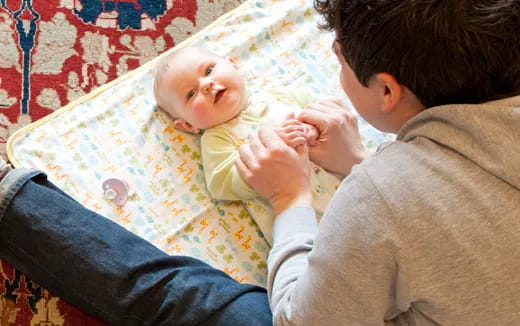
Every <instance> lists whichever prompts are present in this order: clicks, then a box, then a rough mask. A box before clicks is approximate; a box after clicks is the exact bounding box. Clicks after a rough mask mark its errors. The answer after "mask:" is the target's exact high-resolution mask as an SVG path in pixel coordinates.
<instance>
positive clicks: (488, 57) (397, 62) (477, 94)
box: [314, 0, 520, 107]
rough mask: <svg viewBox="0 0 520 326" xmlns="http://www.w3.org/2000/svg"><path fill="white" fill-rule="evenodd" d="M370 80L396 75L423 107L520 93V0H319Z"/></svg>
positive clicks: (353, 62) (350, 57)
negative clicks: (373, 77) (379, 76)
mask: <svg viewBox="0 0 520 326" xmlns="http://www.w3.org/2000/svg"><path fill="white" fill-rule="evenodd" d="M314 7H315V8H316V10H317V11H318V12H319V13H320V14H321V15H323V17H324V19H325V21H324V22H323V23H322V24H320V26H319V27H320V28H322V29H326V30H334V31H335V32H336V37H337V40H338V41H339V43H340V45H341V54H342V55H343V56H344V57H345V60H346V61H347V62H348V63H349V65H350V66H351V68H352V70H353V71H354V73H355V74H356V76H357V78H358V80H359V81H360V82H361V83H362V84H363V85H365V86H367V84H368V81H369V79H370V78H371V77H372V76H373V75H374V74H376V73H380V72H386V73H389V74H391V75H393V76H394V77H395V78H396V79H397V80H398V81H399V82H400V83H401V84H403V85H405V86H406V87H408V88H409V89H410V90H411V91H412V92H413V93H414V94H415V95H416V96H417V97H418V98H419V100H420V101H421V102H422V104H423V105H424V106H426V107H432V106H437V105H443V104H455V103H481V102H486V101H489V100H493V99H498V98H503V97H508V96H512V95H516V94H518V93H520V32H519V31H518V29H519V28H520V0H423V1H419V0H315V2H314Z"/></svg>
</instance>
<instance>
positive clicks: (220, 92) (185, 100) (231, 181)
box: [154, 47, 339, 243]
mask: <svg viewBox="0 0 520 326" xmlns="http://www.w3.org/2000/svg"><path fill="white" fill-rule="evenodd" d="M154 94H155V98H156V101H157V104H158V105H159V106H160V107H161V108H162V109H163V110H165V111H166V112H167V113H168V114H170V115H171V116H172V117H173V125H174V126H175V127H176V128H177V129H180V130H183V131H186V132H190V133H200V132H201V131H204V132H203V133H202V138H201V153H202V165H203V168H204V175H205V178H206V184H207V188H208V191H209V193H210V195H211V196H212V197H213V198H214V199H218V200H244V201H245V202H246V205H245V206H246V207H247V208H248V211H249V213H250V215H251V216H252V218H253V219H254V220H255V222H256V223H257V224H258V226H259V228H260V230H261V231H262V232H263V233H264V235H265V237H266V239H267V241H268V242H269V243H271V239H272V235H271V229H272V222H273V218H274V216H273V213H272V211H271V209H270V206H269V205H268V204H267V203H266V202H265V201H264V200H263V199H261V198H258V194H256V192H254V191H253V190H252V189H251V188H250V187H249V186H248V185H247V184H246V183H245V182H244V181H243V179H242V178H241V177H240V175H239V173H238V171H237V169H236V167H235V160H236V158H237V157H238V155H239V154H238V150H239V148H240V145H242V144H243V143H244V142H246V141H247V139H248V136H249V135H250V134H251V133H252V132H256V130H257V128H258V126H259V124H260V123H269V124H272V125H274V126H277V128H276V130H277V133H278V134H279V135H280V137H281V138H282V139H283V140H284V141H285V142H286V143H287V144H288V145H289V146H293V147H296V146H299V145H302V144H304V143H308V144H309V145H310V146H312V145H313V144H314V143H315V141H316V139H317V138H318V132H317V130H316V128H314V127H313V126H311V125H309V124H305V123H301V122H299V121H298V120H296V119H294V113H296V112H298V111H300V110H301V109H302V108H303V107H305V106H307V105H308V104H310V103H311V101H312V100H313V99H312V98H311V97H310V92H301V91H300V93H298V91H293V92H286V93H283V92H280V91H276V90H270V91H264V92H262V93H261V95H255V96H249V94H248V92H247V90H246V87H245V82H244V79H243V78H242V76H241V74H240V71H239V67H238V65H237V63H236V61H235V60H233V59H232V58H230V57H227V58H223V57H221V56H218V55H216V54H214V53H212V52H210V51H208V50H206V49H202V48H197V47H186V48H182V49H179V50H177V51H176V52H174V53H172V54H171V55H169V56H167V57H165V58H164V59H162V60H161V61H160V62H159V64H158V66H157V68H156V73H155V80H154ZM311 183H312V185H313V189H314V190H315V193H314V203H313V204H314V208H315V209H316V211H317V213H318V215H321V212H322V211H323V209H324V208H325V207H326V206H327V203H328V201H329V199H330V197H331V196H332V193H333V192H334V190H335V189H336V186H337V185H338V184H339V180H338V179H337V178H336V177H335V176H332V175H330V174H328V173H327V172H325V171H324V170H323V169H321V168H320V167H318V166H316V165H312V169H311Z"/></svg>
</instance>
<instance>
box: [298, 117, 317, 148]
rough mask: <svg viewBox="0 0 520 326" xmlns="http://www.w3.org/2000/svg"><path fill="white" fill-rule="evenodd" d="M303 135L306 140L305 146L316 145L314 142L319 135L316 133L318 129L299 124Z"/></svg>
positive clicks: (309, 125) (306, 124) (303, 123)
mask: <svg viewBox="0 0 520 326" xmlns="http://www.w3.org/2000/svg"><path fill="white" fill-rule="evenodd" d="M300 123H301V124H302V126H303V130H304V134H305V139H306V140H307V144H308V145H309V146H314V145H316V142H317V141H318V138H319V137H320V133H319V132H318V129H316V127H314V126H313V125H311V124H308V123H305V122H301V121H300Z"/></svg>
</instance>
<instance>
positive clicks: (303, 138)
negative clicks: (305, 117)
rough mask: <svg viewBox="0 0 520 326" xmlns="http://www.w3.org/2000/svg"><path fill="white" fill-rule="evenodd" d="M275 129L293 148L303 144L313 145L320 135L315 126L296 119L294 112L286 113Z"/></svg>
mask: <svg viewBox="0 0 520 326" xmlns="http://www.w3.org/2000/svg"><path fill="white" fill-rule="evenodd" d="M276 131H277V133H278V135H279V136H280V138H282V139H283V141H285V143H286V144H287V145H289V146H291V147H294V148H296V146H299V145H303V144H307V145H309V146H314V145H316V141H317V140H318V138H319V136H320V135H319V132H318V129H316V127H314V126H313V125H311V124H307V123H303V122H301V121H299V120H296V118H295V115H294V113H290V114H289V115H287V117H286V120H285V121H284V122H282V124H281V125H280V127H279V128H277V129H276Z"/></svg>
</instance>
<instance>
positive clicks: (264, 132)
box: [258, 127, 287, 148]
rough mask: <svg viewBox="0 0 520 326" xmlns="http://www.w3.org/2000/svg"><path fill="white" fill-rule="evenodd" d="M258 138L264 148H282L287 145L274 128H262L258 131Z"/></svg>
mask: <svg viewBox="0 0 520 326" xmlns="http://www.w3.org/2000/svg"><path fill="white" fill-rule="evenodd" d="M258 138H259V140H260V142H261V143H262V145H263V146H265V147H267V148H282V147H286V146H287V145H286V144H285V142H284V141H283V139H282V138H281V137H280V136H278V134H277V133H276V132H275V131H274V129H273V128H269V127H262V128H260V129H259V130H258Z"/></svg>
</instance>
